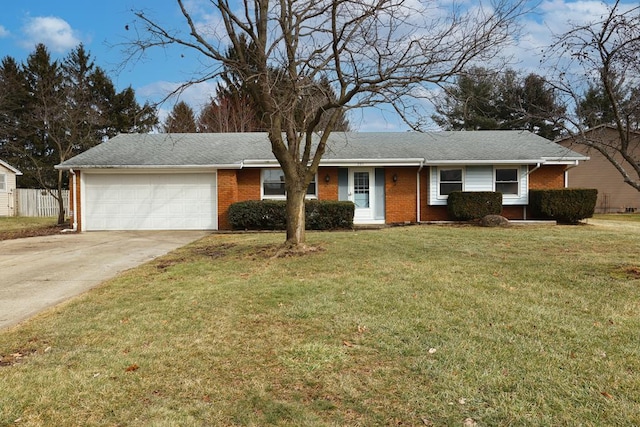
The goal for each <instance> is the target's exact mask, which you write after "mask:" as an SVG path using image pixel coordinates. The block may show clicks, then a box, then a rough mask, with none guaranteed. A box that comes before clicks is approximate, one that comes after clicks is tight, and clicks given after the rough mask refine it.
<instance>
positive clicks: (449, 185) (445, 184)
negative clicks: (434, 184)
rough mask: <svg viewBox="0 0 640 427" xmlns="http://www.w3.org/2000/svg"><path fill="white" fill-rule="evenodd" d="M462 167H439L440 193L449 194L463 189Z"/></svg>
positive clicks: (441, 194) (442, 194)
mask: <svg viewBox="0 0 640 427" xmlns="http://www.w3.org/2000/svg"><path fill="white" fill-rule="evenodd" d="M462 175H463V174H462V169H461V168H457V169H439V175H438V177H439V178H440V182H439V190H440V192H439V195H440V196H448V195H449V194H451V193H452V192H454V191H462Z"/></svg>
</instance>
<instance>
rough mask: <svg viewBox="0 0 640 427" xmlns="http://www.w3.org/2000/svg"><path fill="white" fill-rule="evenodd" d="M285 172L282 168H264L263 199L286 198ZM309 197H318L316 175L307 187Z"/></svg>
mask: <svg viewBox="0 0 640 427" xmlns="http://www.w3.org/2000/svg"><path fill="white" fill-rule="evenodd" d="M285 197H286V193H285V190H284V172H283V171H282V169H262V198H263V199H284V198H285ZM306 197H307V198H310V199H313V198H316V197H318V191H317V185H316V177H315V176H314V178H313V180H312V181H311V182H310V183H309V187H307V195H306Z"/></svg>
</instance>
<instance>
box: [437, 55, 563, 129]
mask: <svg viewBox="0 0 640 427" xmlns="http://www.w3.org/2000/svg"><path fill="white" fill-rule="evenodd" d="M435 108H436V114H434V115H433V116H432V119H433V121H434V122H436V124H438V125H439V126H440V127H442V128H443V129H445V130H490V129H521V130H529V131H531V132H533V133H536V134H538V135H540V136H543V137H545V138H548V139H555V138H556V137H557V136H558V135H560V132H561V129H562V126H561V119H560V117H562V116H563V114H564V109H563V108H562V107H561V106H560V105H559V104H558V103H557V101H556V97H555V93H554V91H553V89H552V88H550V87H548V86H547V84H546V82H545V80H544V79H543V78H542V77H540V76H538V75H536V74H529V75H527V76H526V77H524V78H522V77H521V76H520V75H519V74H518V73H517V72H516V71H514V70H507V71H505V72H504V73H502V74H496V73H492V72H491V71H490V70H488V69H486V68H472V69H471V70H469V71H468V72H467V73H465V74H463V75H461V76H459V77H458V78H457V79H456V82H455V84H454V86H453V87H451V88H449V89H448V90H447V91H446V92H445V94H444V95H443V96H442V97H441V98H440V99H439V100H437V101H436V103H435Z"/></svg>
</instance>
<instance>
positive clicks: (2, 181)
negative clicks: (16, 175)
mask: <svg viewBox="0 0 640 427" xmlns="http://www.w3.org/2000/svg"><path fill="white" fill-rule="evenodd" d="M7 176H8V175H7V174H6V173H0V192H2V193H6V192H7V190H8V184H7V180H8V178H7Z"/></svg>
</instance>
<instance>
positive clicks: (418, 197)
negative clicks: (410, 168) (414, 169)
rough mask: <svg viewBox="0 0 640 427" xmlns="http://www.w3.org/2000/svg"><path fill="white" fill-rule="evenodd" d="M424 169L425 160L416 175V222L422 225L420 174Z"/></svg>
mask: <svg viewBox="0 0 640 427" xmlns="http://www.w3.org/2000/svg"><path fill="white" fill-rule="evenodd" d="M422 168H424V159H422V160H420V167H419V168H418V173H417V174H416V182H417V191H416V222H417V223H418V224H420V215H421V214H422V212H421V211H420V202H421V198H420V190H421V189H420V172H422Z"/></svg>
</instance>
